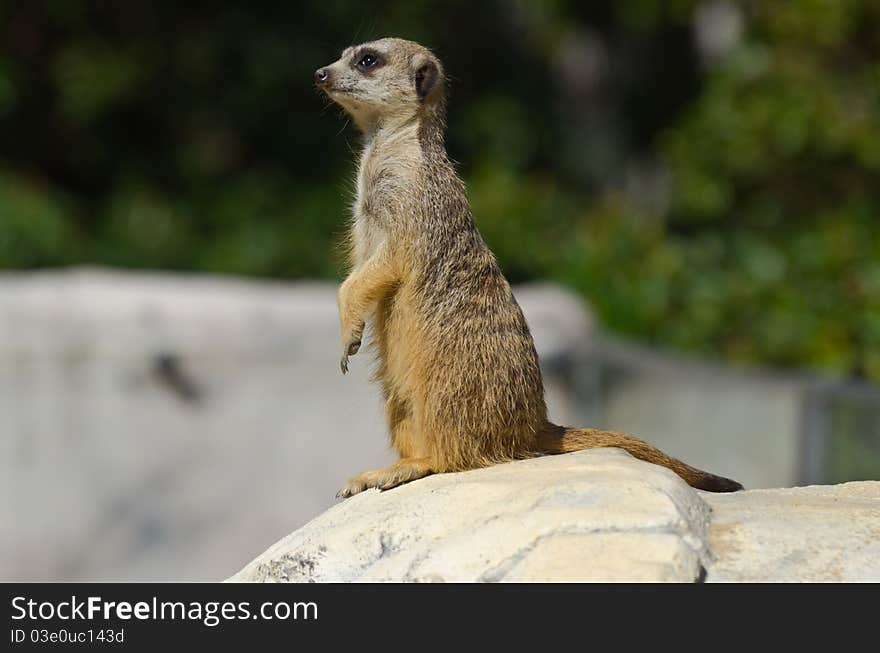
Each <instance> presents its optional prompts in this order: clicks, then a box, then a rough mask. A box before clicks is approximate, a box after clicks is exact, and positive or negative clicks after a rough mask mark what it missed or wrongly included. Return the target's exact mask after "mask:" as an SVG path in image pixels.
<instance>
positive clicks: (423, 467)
mask: <svg viewBox="0 0 880 653" xmlns="http://www.w3.org/2000/svg"><path fill="white" fill-rule="evenodd" d="M433 473H434V470H433V468H432V467H431V462H430V460H429V459H427V458H401V459H400V460H398V461H397V462H396V463H394V464H393V465H389V466H388V467H386V468H385V469H373V470H370V471H368V472H364V473H363V474H358V475H357V476H355V477H353V478H351V479H350V480H349V481H348V483H346V484H345V486H344V487H343V488H342V489H341V490H339V492H337V493H336V496H337V498H341V499H347V498H348V497H351V496H354V495H355V494H357V493H358V492H363V491H364V490H366V489H368V488H371V487H374V488H377V489H379V490H390V489H391V488H393V487H397V486H398V485H403V484H404V483H409V482H410V481H415V480H416V479H419V478H422V477H424V476H428V475H429V474H433Z"/></svg>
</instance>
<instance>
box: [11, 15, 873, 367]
mask: <svg viewBox="0 0 880 653" xmlns="http://www.w3.org/2000/svg"><path fill="white" fill-rule="evenodd" d="M386 35H395V36H402V37H405V38H412V39H415V40H418V41H421V42H423V43H424V44H426V45H428V46H430V47H432V48H433V49H434V50H435V51H436V52H437V53H438V54H439V55H440V57H441V58H442V60H443V61H444V62H445V65H446V67H447V69H448V72H449V74H450V77H451V81H450V94H451V105H450V112H449V134H448V146H449V151H450V154H451V156H452V157H453V158H454V159H455V160H456V161H458V162H460V164H459V168H460V171H461V173H462V175H463V176H464V177H465V179H466V181H467V183H468V189H469V194H470V198H471V201H472V204H473V209H474V213H475V216H476V220H477V223H478V225H479V227H480V229H481V231H482V232H483V235H484V237H485V239H486V240H487V242H488V243H489V245H490V246H491V247H492V248H493V249H494V250H495V252H496V253H497V254H498V256H499V258H500V261H501V263H502V266H503V269H504V270H505V272H506V274H507V275H508V277H509V278H510V279H511V281H514V282H517V281H524V280H528V279H534V278H551V279H556V280H559V281H561V282H563V283H566V284H568V285H569V286H571V287H573V288H576V289H577V290H578V291H580V292H581V293H583V295H584V296H585V297H586V298H587V299H588V300H589V301H590V303H591V304H592V305H593V306H594V307H595V308H596V310H597V312H598V313H599V317H600V319H601V320H602V322H603V324H604V325H605V326H606V328H608V329H610V330H612V331H615V332H618V333H622V334H625V335H628V336H630V337H634V338H637V339H639V340H641V341H645V342H649V343H653V344H656V345H660V346H664V347H667V348H670V349H674V350H680V351H688V352H697V353H700V354H707V355H711V356H716V357H720V358H724V359H727V360H729V361H735V362H743V363H762V364H770V365H787V366H788V365H791V366H799V367H803V368H810V369H816V370H821V371H823V372H826V373H831V374H835V375H840V376H845V377H861V378H868V379H873V380H880V224H878V217H877V216H878V213H880V3H878V2H876V1H873V0H792V1H789V2H759V1H756V2H734V1H723V0H722V1H719V0H709V1H692V0H680V1H677V0H667V1H661V0H617V1H616V2H612V1H607V2H577V1H575V0H554V1H547V2H525V1H522V2H513V1H502V0H495V1H492V2H480V3H473V2H465V1H451V2H439V1H427V0H398V1H394V2H385V3H382V2H379V3H359V2H341V1H332V0H316V1H312V2H301V3H283V4H282V3H273V4H266V5H262V6H255V5H254V4H253V3H246V2H219V1H218V2H214V3H210V4H209V5H201V4H200V5H198V6H197V5H195V4H194V5H192V6H186V5H185V4H184V3H179V2H170V1H167V0H151V1H149V2H147V1H144V0H127V1H126V2H124V3H114V2H92V1H86V0H66V1H65V0H60V1H49V0H46V1H31V2H4V3H2V4H0V268H3V269H28V268H39V267H46V266H65V265H72V264H81V263H91V264H102V265H112V266H122V267H133V268H162V269H170V270H184V271H200V272H220V273H230V274H241V275H253V276H260V277H275V278H300V277H334V276H335V275H337V274H338V272H339V260H338V257H336V256H335V255H334V254H333V252H334V244H335V243H336V242H337V241H338V238H339V236H340V234H341V233H342V231H343V230H344V225H345V220H346V217H347V214H348V208H347V207H348V204H349V203H350V199H351V183H350V180H351V178H352V176H353V171H354V162H353V155H352V150H354V149H356V147H357V135H356V133H355V132H354V131H353V129H352V128H351V127H350V126H349V127H344V126H343V125H344V122H345V121H344V120H342V119H340V116H339V114H338V111H337V110H335V109H333V108H327V107H326V103H325V101H324V100H323V99H322V98H321V97H319V95H318V94H317V93H316V92H315V90H314V88H313V86H312V73H313V71H314V70H315V69H316V68H317V67H319V66H320V65H323V64H326V63H330V62H331V61H333V60H335V59H336V58H337V56H338V53H339V51H340V50H341V49H342V48H343V47H345V46H347V45H349V44H352V43H355V42H360V41H364V40H368V39H370V38H375V37H380V36H386Z"/></svg>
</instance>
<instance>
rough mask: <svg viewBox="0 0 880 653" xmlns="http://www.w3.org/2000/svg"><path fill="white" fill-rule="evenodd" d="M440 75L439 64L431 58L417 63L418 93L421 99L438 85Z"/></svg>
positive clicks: (416, 79)
mask: <svg viewBox="0 0 880 653" xmlns="http://www.w3.org/2000/svg"><path fill="white" fill-rule="evenodd" d="M439 77H440V75H439V71H438V70H437V64H435V63H434V62H433V61H431V60H427V61H421V62H417V63H416V74H415V81H416V93H417V94H418V96H419V99H420V100H424V99H425V98H426V97H428V96H429V95H430V94H431V91H433V90H434V88H435V87H436V86H437V81H438V78H439Z"/></svg>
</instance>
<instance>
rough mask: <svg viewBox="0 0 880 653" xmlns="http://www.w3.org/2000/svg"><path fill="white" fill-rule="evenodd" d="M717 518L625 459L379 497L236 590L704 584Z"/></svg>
mask: <svg viewBox="0 0 880 653" xmlns="http://www.w3.org/2000/svg"><path fill="white" fill-rule="evenodd" d="M708 516H709V511H708V507H707V505H706V504H705V502H704V501H703V500H702V499H701V498H700V497H699V495H698V494H697V493H696V492H694V491H693V490H691V489H690V488H689V487H688V486H687V485H686V484H685V483H684V482H683V481H681V480H680V479H679V478H678V477H677V476H676V475H675V474H673V473H672V472H670V471H668V470H666V469H663V468H661V467H657V466H655V465H649V464H647V463H643V462H641V461H637V460H635V459H633V458H631V457H630V456H629V455H628V454H626V453H624V452H623V451H620V450H618V449H601V450H593V451H584V452H579V453H575V454H569V455H566V456H555V457H545V458H538V459H534V460H526V461H519V462H514V463H510V464H506V465H498V466H495V467H490V468H487V469H481V470H475V471H471V472H464V473H459V474H440V475H436V476H432V477H428V478H426V479H424V480H421V481H417V482H415V483H410V484H408V485H404V486H402V487H400V488H397V489H394V490H391V491H389V492H382V493H380V492H377V491H375V490H370V491H367V492H364V493H362V494H360V495H357V496H355V497H354V498H352V499H349V500H347V501H345V502H343V503H340V504H339V505H337V506H334V507H333V508H331V509H330V510H328V511H327V512H326V513H324V514H323V515H321V516H320V517H318V518H316V519H314V520H313V521H311V522H310V523H308V524H307V525H306V526H304V527H303V528H301V529H299V530H298V531H296V532H294V533H293V534H291V535H289V536H288V537H286V538H284V539H282V540H281V541H280V542H278V543H277V544H275V546H273V547H272V548H270V549H269V550H268V551H266V553H264V554H263V555H261V556H260V557H258V558H257V559H256V560H254V561H253V562H251V563H250V564H249V565H248V566H247V567H246V568H245V569H244V570H242V571H241V572H240V573H238V574H237V575H236V576H234V577H233V578H231V579H230V580H232V581H244V582H248V581H270V582H272V581H299V582H302V581H318V582H348V581H465V582H466V581H562V580H567V581H588V580H589V581H612V580H630V581H686V582H690V581H694V580H696V579H698V578H699V577H700V576H701V573H702V567H703V565H704V563H706V562H707V561H708V551H707V549H706V547H705V542H706V534H707V524H708Z"/></svg>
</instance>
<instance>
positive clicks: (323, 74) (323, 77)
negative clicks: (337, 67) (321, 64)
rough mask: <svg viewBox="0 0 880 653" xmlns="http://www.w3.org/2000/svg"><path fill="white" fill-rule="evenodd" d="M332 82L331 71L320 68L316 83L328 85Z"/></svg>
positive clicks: (317, 71) (316, 74)
mask: <svg viewBox="0 0 880 653" xmlns="http://www.w3.org/2000/svg"><path fill="white" fill-rule="evenodd" d="M329 80H330V71H328V70H327V69H326V68H318V70H316V71H315V83H316V84H326V83H327V82H328V81H329Z"/></svg>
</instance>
